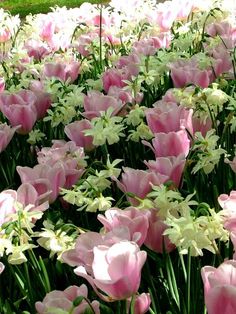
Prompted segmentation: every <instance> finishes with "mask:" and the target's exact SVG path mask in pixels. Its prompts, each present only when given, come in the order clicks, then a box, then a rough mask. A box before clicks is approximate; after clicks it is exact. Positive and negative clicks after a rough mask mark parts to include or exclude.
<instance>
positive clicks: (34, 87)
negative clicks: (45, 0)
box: [30, 81, 52, 119]
mask: <svg viewBox="0 0 236 314" xmlns="http://www.w3.org/2000/svg"><path fill="white" fill-rule="evenodd" d="M42 85H43V84H42V83H41V82H39V81H34V82H32V83H31V86H30V90H31V91H32V92H33V93H34V95H35V97H36V101H35V103H34V105H35V108H36V111H37V119H41V118H43V117H44V116H45V115H46V112H47V110H48V109H49V107H50V106H51V103H52V99H51V95H50V94H49V93H47V92H45V91H44V90H43V86H42Z"/></svg>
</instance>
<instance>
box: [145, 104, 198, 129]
mask: <svg viewBox="0 0 236 314" xmlns="http://www.w3.org/2000/svg"><path fill="white" fill-rule="evenodd" d="M153 107H154V108H150V109H147V110H146V111H145V115H146V119H147V123H148V126H149V128H150V129H151V131H152V132H153V133H159V132H163V133H168V132H177V131H179V130H180V129H183V128H186V129H187V130H188V131H189V132H190V133H191V134H192V132H193V126H192V115H193V110H192V109H190V110H187V109H185V108H184V107H183V106H178V105H177V104H176V103H172V102H168V103H166V102H163V101H162V100H159V101H157V102H156V103H155V104H153Z"/></svg>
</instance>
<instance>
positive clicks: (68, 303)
mask: <svg viewBox="0 0 236 314" xmlns="http://www.w3.org/2000/svg"><path fill="white" fill-rule="evenodd" d="M87 296H88V288H87V287H86V285H84V284H83V285H81V286H80V287H77V286H70V287H68V288H67V289H65V290H64V291H60V290H54V291H51V292H49V293H47V294H46V296H45V298H44V299H43V301H42V302H39V301H38V302H36V303H35V308H36V311H37V313H38V314H49V313H51V314H52V313H73V314H83V313H85V312H86V310H88V309H89V305H88V302H87V301H85V300H82V302H81V303H80V304H79V305H78V306H74V304H73V301H75V300H76V298H78V297H84V298H87ZM90 304H91V306H92V308H93V311H94V313H96V314H99V313H100V310H99V302H98V301H93V302H91V303H90Z"/></svg>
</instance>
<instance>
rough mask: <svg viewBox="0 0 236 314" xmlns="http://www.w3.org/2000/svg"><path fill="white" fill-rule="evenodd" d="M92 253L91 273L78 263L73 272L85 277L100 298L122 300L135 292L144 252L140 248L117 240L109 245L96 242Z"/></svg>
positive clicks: (145, 255) (145, 254)
mask: <svg viewBox="0 0 236 314" xmlns="http://www.w3.org/2000/svg"><path fill="white" fill-rule="evenodd" d="M93 253H94V259H93V264H92V271H93V273H92V275H91V276H90V275H88V274H87V273H86V271H85V268H83V267H82V266H79V267H77V268H76V269H75V270H74V272H75V273H76V275H78V276H81V277H84V278H85V279H86V280H88V282H89V283H90V284H91V285H92V287H93V288H94V290H95V292H96V293H98V295H99V296H100V297H101V298H103V299H105V300H107V301H112V300H123V299H127V298H129V297H130V296H132V295H133V294H134V293H136V292H137V290H138V288H139V285H140V280H141V269H142V267H143V265H144V263H145V261H146V258H147V253H146V252H144V251H140V249H139V246H138V245H137V244H136V243H134V242H129V241H121V242H118V243H115V244H113V245H112V246H110V247H108V246H106V245H98V246H96V247H94V249H93ZM98 289H99V290H101V291H103V292H104V293H106V295H107V296H106V295H104V294H103V293H100V292H99V291H98Z"/></svg>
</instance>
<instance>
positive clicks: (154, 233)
mask: <svg viewBox="0 0 236 314" xmlns="http://www.w3.org/2000/svg"><path fill="white" fill-rule="evenodd" d="M148 221H149V228H148V231H147V237H146V239H145V241H144V244H145V245H146V246H147V247H148V248H149V249H151V250H153V251H155V252H157V253H163V252H164V250H165V252H171V251H173V250H174V249H175V246H174V244H172V243H171V242H170V240H169V238H168V237H167V236H166V235H165V236H164V235H163V232H164V231H165V230H166V228H167V225H166V224H165V223H164V221H163V220H162V219H161V218H160V217H159V215H158V211H157V210H156V209H152V210H150V215H149V220H148Z"/></svg>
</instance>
